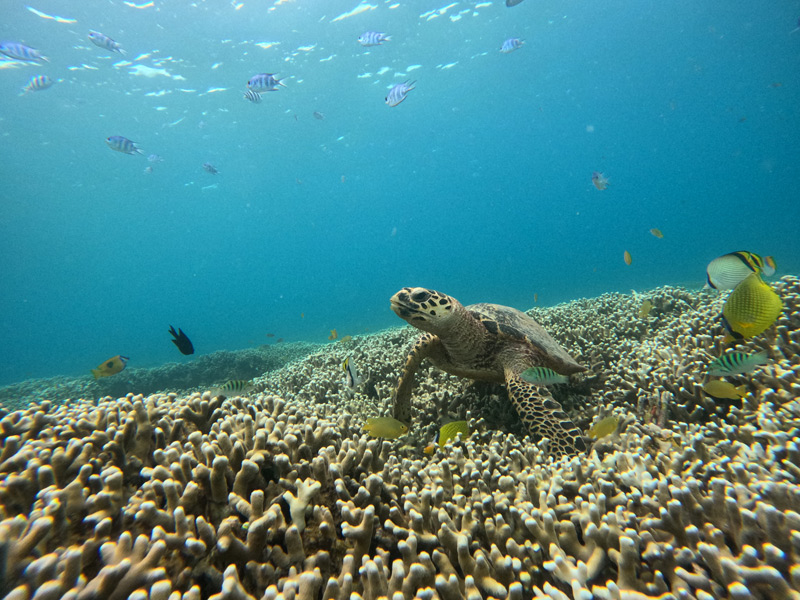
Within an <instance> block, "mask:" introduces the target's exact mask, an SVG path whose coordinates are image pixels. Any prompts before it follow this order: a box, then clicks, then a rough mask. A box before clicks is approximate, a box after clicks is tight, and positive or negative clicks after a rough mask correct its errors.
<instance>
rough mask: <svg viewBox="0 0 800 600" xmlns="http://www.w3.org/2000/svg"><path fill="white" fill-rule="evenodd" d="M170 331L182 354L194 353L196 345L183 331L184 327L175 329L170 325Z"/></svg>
mask: <svg viewBox="0 0 800 600" xmlns="http://www.w3.org/2000/svg"><path fill="white" fill-rule="evenodd" d="M169 333H170V335H171V336H172V337H173V338H175V339H173V340H170V341H171V342H172V343H173V344H175V345H176V346H177V347H178V350H180V351H181V354H184V355H186V356H188V355H189V354H194V346H193V345H192V340H190V339H189V338H188V337H186V334H185V333H184V332H183V329H181V328H180V327H178V331H175V328H174V327H173V326H172V325H170V326H169Z"/></svg>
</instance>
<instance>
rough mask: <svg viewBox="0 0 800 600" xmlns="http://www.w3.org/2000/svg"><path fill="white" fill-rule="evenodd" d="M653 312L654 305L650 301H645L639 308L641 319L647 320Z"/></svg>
mask: <svg viewBox="0 0 800 600" xmlns="http://www.w3.org/2000/svg"><path fill="white" fill-rule="evenodd" d="M651 310H653V303H652V302H650V300H645V301H644V302H642V305H641V306H640V307H639V318H640V319H646V318H647V315H649V314H650V311H651Z"/></svg>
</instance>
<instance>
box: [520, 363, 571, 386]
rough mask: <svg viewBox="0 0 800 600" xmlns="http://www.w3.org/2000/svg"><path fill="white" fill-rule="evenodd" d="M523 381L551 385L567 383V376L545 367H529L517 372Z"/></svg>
mask: <svg viewBox="0 0 800 600" xmlns="http://www.w3.org/2000/svg"><path fill="white" fill-rule="evenodd" d="M519 376H520V378H521V379H522V380H523V381H527V382H528V383H532V384H534V385H553V384H554V383H567V382H568V381H569V377H567V376H565V375H559V374H558V373H556V372H555V371H553V369H549V368H547V367H530V368H529V369H525V370H524V371H523V372H522V373H520V374H519Z"/></svg>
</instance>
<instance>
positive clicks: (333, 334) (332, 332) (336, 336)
mask: <svg viewBox="0 0 800 600" xmlns="http://www.w3.org/2000/svg"><path fill="white" fill-rule="evenodd" d="M338 337H339V334H338V333H337V331H336V330H335V329H331V334H330V335H329V336H328V339H329V340H331V341H333V340H335V339H336V338H338Z"/></svg>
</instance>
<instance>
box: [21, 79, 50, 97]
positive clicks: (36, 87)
mask: <svg viewBox="0 0 800 600" xmlns="http://www.w3.org/2000/svg"><path fill="white" fill-rule="evenodd" d="M54 83H55V80H54V79H51V78H50V77H48V76H47V75H36V76H34V77H31V80H30V81H29V82H28V85H26V86H25V87H24V88H22V94H27V93H28V92H40V91H42V90H46V89H47V88H49V87H50V86H51V85H53V84H54ZM22 94H20V95H22Z"/></svg>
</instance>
